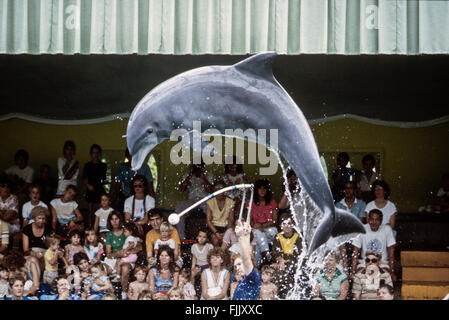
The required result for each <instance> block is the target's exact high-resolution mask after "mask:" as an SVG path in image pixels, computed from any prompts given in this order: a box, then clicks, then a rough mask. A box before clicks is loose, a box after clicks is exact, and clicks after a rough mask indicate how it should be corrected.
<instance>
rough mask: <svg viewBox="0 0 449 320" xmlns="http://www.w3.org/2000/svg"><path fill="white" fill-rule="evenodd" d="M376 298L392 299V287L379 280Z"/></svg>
mask: <svg viewBox="0 0 449 320" xmlns="http://www.w3.org/2000/svg"><path fill="white" fill-rule="evenodd" d="M377 300H394V288H393V287H392V286H391V285H389V284H386V283H385V282H382V281H381V282H380V286H379V290H377Z"/></svg>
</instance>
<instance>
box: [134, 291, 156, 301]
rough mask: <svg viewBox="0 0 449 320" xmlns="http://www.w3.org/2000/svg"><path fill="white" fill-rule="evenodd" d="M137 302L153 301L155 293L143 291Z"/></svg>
mask: <svg viewBox="0 0 449 320" xmlns="http://www.w3.org/2000/svg"><path fill="white" fill-rule="evenodd" d="M137 300H153V293H152V292H151V291H150V290H143V291H142V292H141V293H140V294H139V297H138V298H137Z"/></svg>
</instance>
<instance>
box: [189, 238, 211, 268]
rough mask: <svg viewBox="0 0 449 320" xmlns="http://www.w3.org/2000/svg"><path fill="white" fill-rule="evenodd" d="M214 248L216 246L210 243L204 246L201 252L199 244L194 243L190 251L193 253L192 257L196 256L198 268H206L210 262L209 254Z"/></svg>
mask: <svg viewBox="0 0 449 320" xmlns="http://www.w3.org/2000/svg"><path fill="white" fill-rule="evenodd" d="M213 248H214V246H213V245H212V244H210V243H206V244H204V247H203V250H200V249H199V248H198V244H197V243H194V244H193V245H192V248H191V249H190V251H191V252H192V255H194V256H195V257H196V264H197V265H198V266H205V265H206V264H208V262H207V254H208V253H209V251H210V250H212V249H213Z"/></svg>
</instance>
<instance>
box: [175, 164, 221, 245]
mask: <svg viewBox="0 0 449 320" xmlns="http://www.w3.org/2000/svg"><path fill="white" fill-rule="evenodd" d="M197 162H199V161H198V159H194V163H193V164H191V165H190V167H189V173H188V174H186V175H185V176H184V178H183V179H182V180H181V181H182V182H181V183H180V185H179V191H181V192H186V191H188V193H189V195H188V200H186V201H182V202H180V203H179V204H178V205H177V206H176V208H175V212H177V213H180V212H182V211H183V210H185V209H187V208H188V207H190V206H191V205H193V204H194V203H196V202H197V201H199V200H201V199H203V198H204V197H207V196H208V195H209V194H210V193H212V190H213V188H212V183H213V181H214V176H213V175H212V173H210V172H208V171H207V170H206V169H205V164H204V162H203V160H201V162H200V164H195V163H197ZM196 210H199V211H200V212H201V214H205V213H206V204H205V203H203V204H201V205H200V206H199V207H198V208H197V209H196ZM187 215H189V213H188V214H185V215H183V216H181V217H180V220H179V223H178V224H177V225H176V228H177V229H178V232H179V236H180V238H181V239H185V219H186V216H187Z"/></svg>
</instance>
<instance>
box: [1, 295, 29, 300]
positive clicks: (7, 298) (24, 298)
mask: <svg viewBox="0 0 449 320" xmlns="http://www.w3.org/2000/svg"><path fill="white" fill-rule="evenodd" d="M5 300H12V297H6V298H5ZM22 300H31V299H30V298H28V297H25V296H23V297H22Z"/></svg>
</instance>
